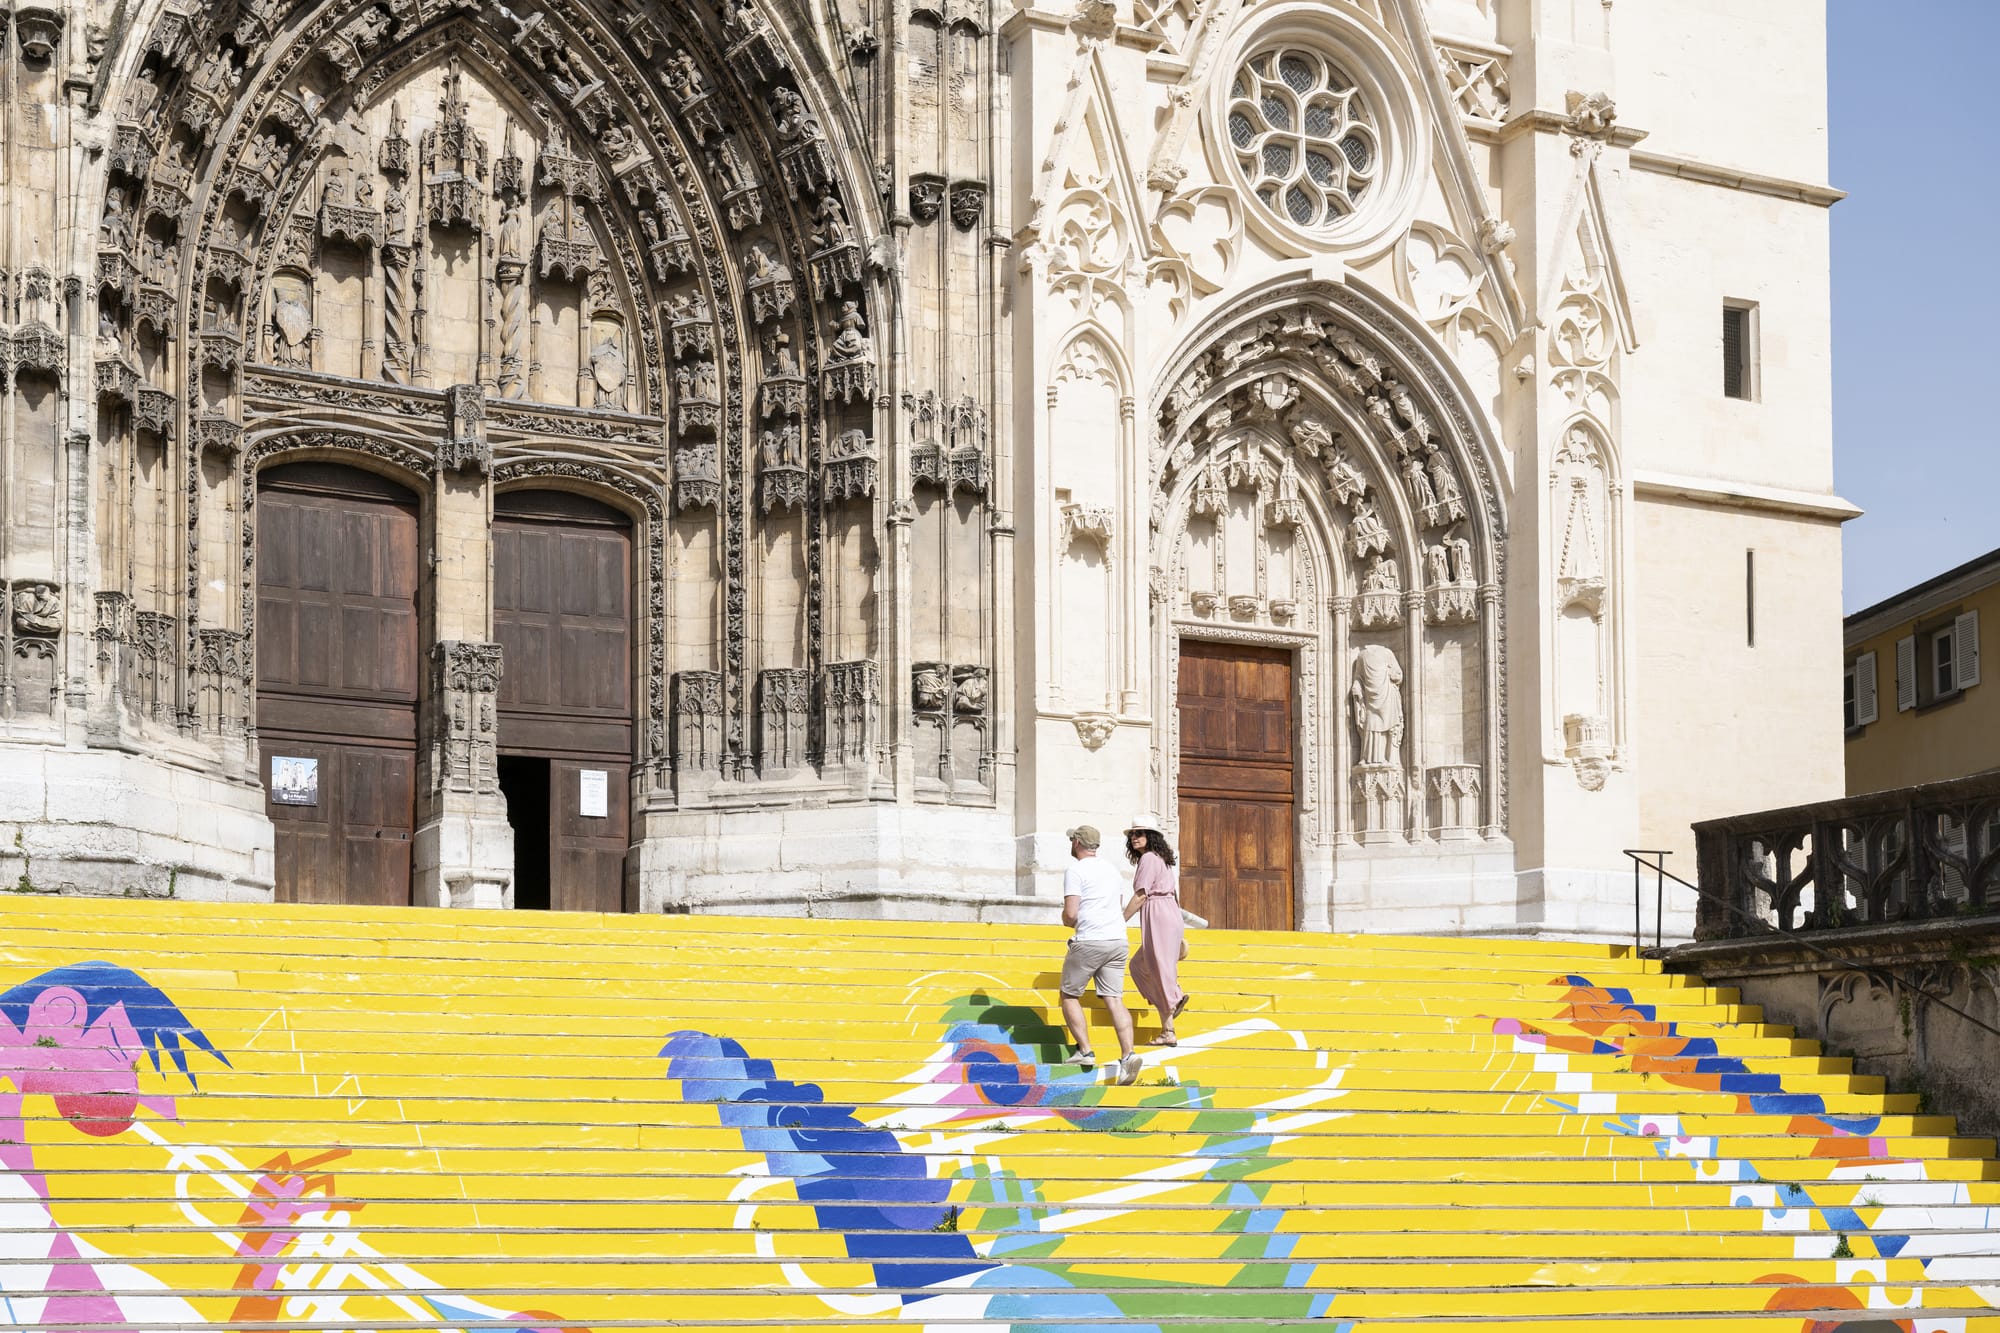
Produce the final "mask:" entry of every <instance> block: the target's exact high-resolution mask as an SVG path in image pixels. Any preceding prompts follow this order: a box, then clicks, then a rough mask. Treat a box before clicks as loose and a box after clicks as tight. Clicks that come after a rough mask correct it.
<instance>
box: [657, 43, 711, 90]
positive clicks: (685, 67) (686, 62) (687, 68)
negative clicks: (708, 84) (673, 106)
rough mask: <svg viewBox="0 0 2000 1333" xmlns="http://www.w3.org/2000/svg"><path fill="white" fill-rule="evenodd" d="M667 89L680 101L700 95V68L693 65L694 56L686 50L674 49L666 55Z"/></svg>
mask: <svg viewBox="0 0 2000 1333" xmlns="http://www.w3.org/2000/svg"><path fill="white" fill-rule="evenodd" d="M664 73H665V76H666V84H667V91H668V92H670V93H672V94H673V95H674V97H675V98H676V99H677V100H679V101H681V102H690V101H693V100H694V99H695V98H697V97H699V96H701V95H702V93H703V91H704V89H703V88H702V80H701V70H700V69H699V68H698V67H697V66H696V65H695V63H694V57H693V56H691V55H689V54H688V53H687V52H686V51H682V50H676V51H675V52H674V53H673V54H672V55H670V56H668V57H667V67H666V70H665V71H664Z"/></svg>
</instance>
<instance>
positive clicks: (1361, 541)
mask: <svg viewBox="0 0 2000 1333" xmlns="http://www.w3.org/2000/svg"><path fill="white" fill-rule="evenodd" d="M1388 549H1389V529H1388V528H1386V527H1384V526H1383V524H1382V520H1381V518H1380V517H1379V516H1378V515H1377V514H1376V512H1375V506H1374V505H1373V504H1372V503H1371V502H1370V501H1369V499H1368V497H1367V496H1365V495H1364V496H1360V497H1358V498H1357V499H1356V500H1355V501H1354V555H1355V558H1356V559H1359V558H1361V557H1362V556H1365V555H1367V554H1368V553H1369V552H1370V551H1386V550H1388Z"/></svg>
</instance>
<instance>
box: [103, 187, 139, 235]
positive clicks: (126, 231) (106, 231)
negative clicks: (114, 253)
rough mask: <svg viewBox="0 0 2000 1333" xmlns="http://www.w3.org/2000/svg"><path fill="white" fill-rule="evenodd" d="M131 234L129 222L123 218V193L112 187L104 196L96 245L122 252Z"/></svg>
mask: <svg viewBox="0 0 2000 1333" xmlns="http://www.w3.org/2000/svg"><path fill="white" fill-rule="evenodd" d="M131 234H132V225H131V220H130V219H129V218H127V217H126V216H125V191H123V190H121V189H119V188H118V187H117V186H115V185H114V186H112V187H111V190H110V191H109V192H108V193H107V194H106V195H105V196H104V220H103V221H102V222H99V223H98V224H97V244H98V246H99V247H100V248H101V249H105V250H123V249H124V248H125V242H126V240H127V239H128V238H129V237H130V236H131Z"/></svg>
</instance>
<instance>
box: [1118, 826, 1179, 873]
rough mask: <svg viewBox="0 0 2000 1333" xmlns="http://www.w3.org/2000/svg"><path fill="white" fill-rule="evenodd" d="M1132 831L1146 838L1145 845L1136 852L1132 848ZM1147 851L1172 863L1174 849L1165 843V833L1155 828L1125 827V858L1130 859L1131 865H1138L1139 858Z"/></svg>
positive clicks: (1169, 863)
mask: <svg viewBox="0 0 2000 1333" xmlns="http://www.w3.org/2000/svg"><path fill="white" fill-rule="evenodd" d="M1134 833H1137V834H1138V835H1139V836H1140V837H1141V838H1144V839H1145V840H1146V843H1145V846H1143V847H1141V848H1140V849H1139V850H1138V851H1136V852H1135V851H1133V850H1132V835H1133V834H1134ZM1147 852H1151V853H1153V854H1154V855H1155V856H1157V857H1159V858H1160V859H1161V860H1162V861H1165V862H1166V863H1167V864H1168V865H1172V864H1174V849H1173V848H1172V847H1171V846H1169V845H1168V844H1167V835H1166V834H1164V833H1162V832H1160V831H1159V830H1158V829H1156V828H1142V829H1127V830H1126V831H1125V857H1126V859H1127V860H1129V861H1131V863H1132V864H1133V865H1138V864H1139V858H1140V857H1142V856H1144V855H1145V854H1146V853H1147Z"/></svg>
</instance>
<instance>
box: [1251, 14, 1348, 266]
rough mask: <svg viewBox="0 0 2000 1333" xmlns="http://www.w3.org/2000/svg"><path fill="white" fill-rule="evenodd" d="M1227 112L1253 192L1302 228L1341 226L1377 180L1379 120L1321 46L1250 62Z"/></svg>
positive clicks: (1282, 49) (1286, 48) (1291, 49)
mask: <svg viewBox="0 0 2000 1333" xmlns="http://www.w3.org/2000/svg"><path fill="white" fill-rule="evenodd" d="M1228 117H1229V119H1228V124H1229V139H1230V143H1231V144H1232V145H1233V146H1234V147H1235V149H1236V159H1237V162H1238V164H1239V165H1240V166H1241V167H1242V169H1243V174H1244V175H1245V176H1246V177H1247V178H1248V179H1249V181H1250V188H1251V190H1252V192H1254V193H1255V194H1256V196H1257V197H1258V198H1259V199H1261V200H1263V201H1264V203H1265V205H1266V206H1267V207H1269V208H1270V209H1272V210H1273V211H1275V212H1277V213H1278V214H1280V215H1281V216H1283V217H1286V218H1289V219H1290V220H1291V221H1292V223H1293V225H1295V226H1298V227H1303V228H1305V229H1307V230H1323V229H1326V228H1330V227H1333V226H1336V225H1338V224H1339V223H1340V222H1342V221H1343V220H1344V219H1345V218H1346V217H1347V216H1348V215H1349V214H1351V213H1353V212H1354V210H1355V209H1356V208H1357V207H1358V206H1359V205H1360V203H1361V200H1362V197H1363V196H1364V195H1365V194H1367V192H1368V190H1369V188H1370V187H1371V186H1373V185H1374V183H1375V178H1376V175H1377V171H1378V169H1379V167H1380V165H1381V156H1382V155H1381V151H1380V141H1379V140H1378V139H1377V137H1376V132H1375V126H1374V117H1373V115H1372V114H1371V113H1370V111H1369V108H1368V106H1367V104H1366V103H1365V102H1364V101H1363V100H1362V98H1361V93H1360V90H1359V89H1358V88H1357V87H1356V86H1355V83H1354V80H1352V79H1350V78H1348V77H1347V75H1346V74H1345V73H1343V72H1342V71H1341V69H1340V67H1339V66H1337V65H1335V64H1334V63H1333V62H1332V61H1330V60H1328V59H1327V58H1326V57H1324V56H1322V55H1320V54H1319V53H1318V52H1317V51H1313V50H1310V49H1308V48H1305V47H1298V46H1282V47H1278V48H1276V49H1274V50H1270V51H1266V52H1264V53H1263V54H1262V55H1257V56H1253V57H1251V58H1250V59H1249V60H1248V61H1246V62H1244V65H1243V68H1242V69H1240V70H1238V71H1237V73H1236V82H1235V83H1234V84H1233V85H1232V86H1231V87H1230V90H1229V112H1228Z"/></svg>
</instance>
